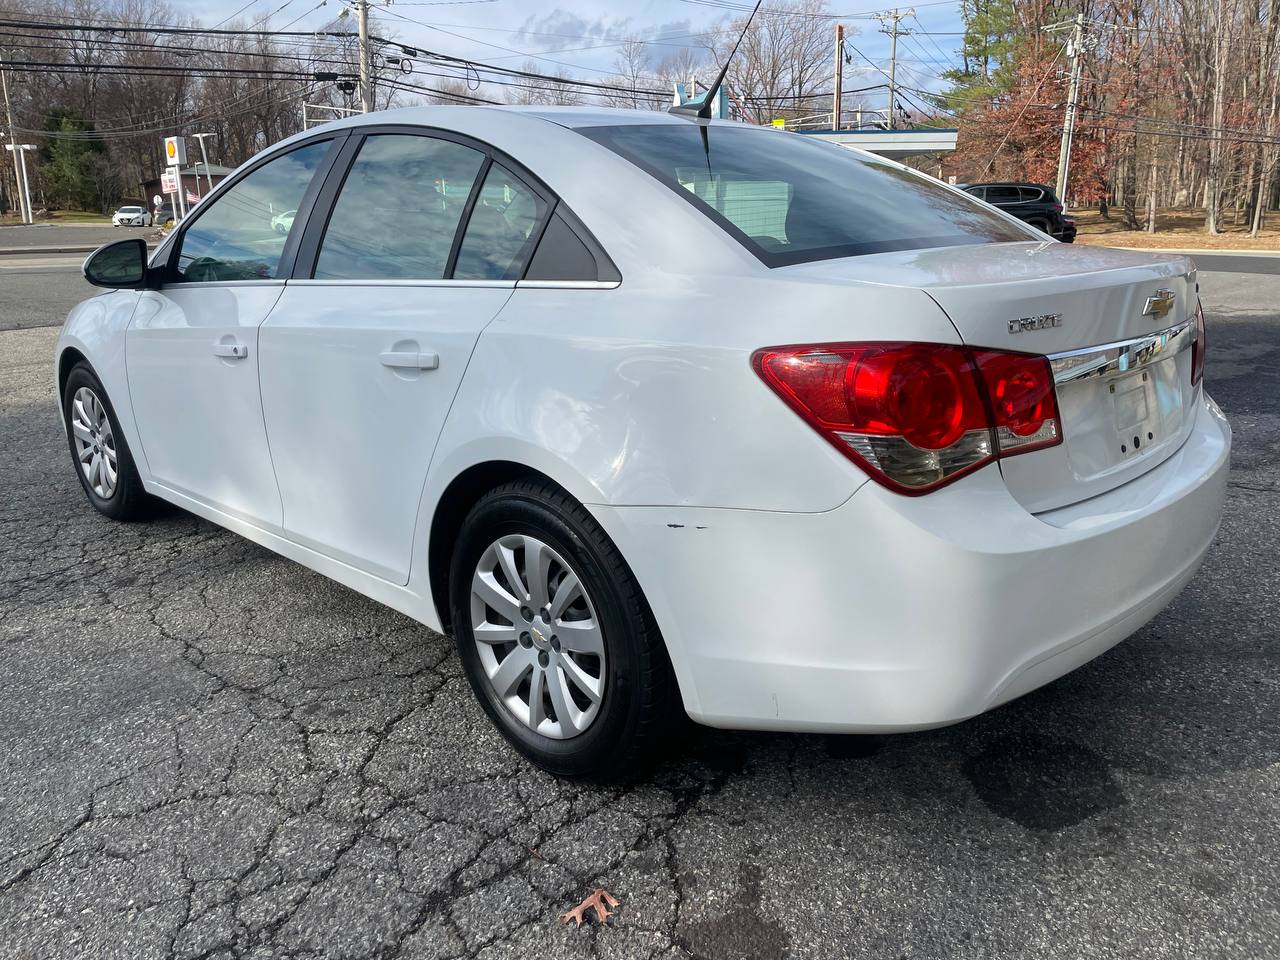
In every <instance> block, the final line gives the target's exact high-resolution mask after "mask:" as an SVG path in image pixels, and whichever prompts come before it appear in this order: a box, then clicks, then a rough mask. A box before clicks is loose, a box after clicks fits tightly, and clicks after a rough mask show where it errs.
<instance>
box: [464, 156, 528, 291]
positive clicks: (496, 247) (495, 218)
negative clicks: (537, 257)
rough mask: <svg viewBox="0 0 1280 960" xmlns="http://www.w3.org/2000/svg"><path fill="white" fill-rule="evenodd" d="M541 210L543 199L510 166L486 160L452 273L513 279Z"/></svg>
mask: <svg viewBox="0 0 1280 960" xmlns="http://www.w3.org/2000/svg"><path fill="white" fill-rule="evenodd" d="M546 212H547V204H546V202H545V201H544V200H543V199H542V198H541V197H540V196H538V195H537V194H536V193H534V192H533V191H532V190H530V189H529V188H528V187H527V186H525V184H524V183H523V182H521V181H520V180H519V179H518V178H517V177H516V176H515V175H514V174H512V173H511V171H509V170H507V169H506V167H504V166H502V165H501V164H499V163H494V164H492V165H490V167H489V172H488V173H487V174H485V178H484V185H483V186H481V187H480V195H479V196H478V197H477V198H476V204H475V206H474V207H473V208H472V209H471V218H470V219H469V220H468V221H467V229H466V232H465V233H464V234H463V235H462V246H461V247H459V248H458V262H457V265H456V266H455V268H454V271H453V276H454V279H456V280H516V279H518V278H519V277H520V274H521V273H522V272H523V270H524V265H525V262H526V261H527V260H528V259H529V252H530V250H531V249H532V247H533V244H534V243H535V242H537V239H538V237H537V229H536V228H537V227H538V225H539V224H540V223H541V222H542V218H543V217H544V216H545V215H546Z"/></svg>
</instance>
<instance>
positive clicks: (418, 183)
mask: <svg viewBox="0 0 1280 960" xmlns="http://www.w3.org/2000/svg"><path fill="white" fill-rule="evenodd" d="M484 159H485V157H484V154H483V153H481V152H480V151H479V150H473V149H472V148H471V147H467V146H464V145H462V144H460V143H455V142H454V141H452V140H441V139H438V138H436V137H424V136H412V135H409V134H375V135H373V136H370V137H369V138H368V139H367V140H365V142H364V144H363V145H362V146H361V147H360V153H359V154H358V155H357V156H356V160H355V163H353V164H352V166H351V170H350V172H349V173H348V174H347V178H346V181H345V182H344V183H343V185H342V191H341V192H340V193H339V194H338V202H337V203H336V204H335V205H334V208H333V215H332V216H331V217H330V218H329V226H328V228H327V229H326V230H325V235H324V242H323V243H322V245H321V247H320V256H319V258H318V259H317V261H316V269H315V277H316V278H317V279H325V280H440V279H443V278H444V276H445V272H446V270H447V269H448V265H449V252H450V251H451V250H452V249H453V239H454V236H455V234H456V233H457V231H458V224H459V222H460V221H461V220H462V214H463V212H464V211H465V210H466V206H467V198H468V197H469V196H470V195H471V190H472V187H473V186H474V185H475V181H476V177H477V176H478V175H479V173H480V168H481V166H482V165H483V164H484Z"/></svg>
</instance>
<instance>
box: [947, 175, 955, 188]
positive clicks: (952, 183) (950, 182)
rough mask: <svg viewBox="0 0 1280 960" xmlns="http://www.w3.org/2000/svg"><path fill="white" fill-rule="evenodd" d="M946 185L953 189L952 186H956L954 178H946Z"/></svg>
mask: <svg viewBox="0 0 1280 960" xmlns="http://www.w3.org/2000/svg"><path fill="white" fill-rule="evenodd" d="M947 183H949V184H951V185H952V186H953V187H954V186H955V185H956V178H955V177H947Z"/></svg>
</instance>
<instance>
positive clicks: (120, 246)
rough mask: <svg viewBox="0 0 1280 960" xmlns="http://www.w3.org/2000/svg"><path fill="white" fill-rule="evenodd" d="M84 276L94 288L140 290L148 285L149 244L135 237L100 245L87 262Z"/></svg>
mask: <svg viewBox="0 0 1280 960" xmlns="http://www.w3.org/2000/svg"><path fill="white" fill-rule="evenodd" d="M84 278H85V279H86V280H88V281H89V282H90V283H92V284H93V285H94V286H95V287H111V288H113V289H116V290H140V289H142V288H143V287H145V286H146V285H147V244H146V241H145V240H139V239H137V238H136V237H135V238H133V239H130V240H117V241H116V242H115V243H108V244H107V245H106V246H102V247H99V248H98V249H97V250H95V251H93V253H91V254H89V257H88V259H86V260H85V262H84Z"/></svg>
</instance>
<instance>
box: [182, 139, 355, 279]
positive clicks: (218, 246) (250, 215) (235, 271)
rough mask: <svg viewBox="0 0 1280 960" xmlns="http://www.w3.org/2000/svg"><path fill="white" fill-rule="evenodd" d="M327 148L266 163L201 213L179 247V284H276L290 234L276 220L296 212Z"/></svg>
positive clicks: (326, 144) (314, 148)
mask: <svg viewBox="0 0 1280 960" xmlns="http://www.w3.org/2000/svg"><path fill="white" fill-rule="evenodd" d="M330 143H331V142H330V141H328V140H324V141H321V142H319V143H312V144H308V145H307V146H305V147H299V148H298V149H297V150H291V151H290V152H289V153H286V154H285V155H284V156H281V157H276V158H275V159H273V160H269V161H268V162H267V163H265V164H263V165H262V166H261V167H259V168H258V169H256V170H254V171H253V172H252V173H251V174H249V175H248V176H247V177H245V178H244V179H243V180H241V181H239V182H238V183H236V184H235V185H234V186H232V187H230V188H229V189H228V190H227V191H226V192H225V193H223V194H222V195H221V196H220V197H218V198H217V199H216V200H214V201H212V203H211V205H210V206H209V207H208V208H207V209H203V210H201V211H200V213H199V215H198V216H197V217H196V219H195V220H193V221H192V222H191V225H190V226H189V227H188V228H187V229H186V231H185V232H184V233H183V235H182V238H181V239H180V241H179V244H180V246H179V247H178V256H177V260H176V270H175V272H176V274H177V276H178V278H179V279H182V280H187V281H190V282H201V281H210V280H272V279H277V278H278V277H279V276H280V257H281V255H282V254H283V253H284V244H285V240H286V239H287V238H288V234H289V228H288V227H285V228H284V229H281V217H282V216H283V215H284V214H285V213H290V214H291V213H292V211H295V210H297V208H298V206H299V204H300V203H301V202H302V197H303V195H304V194H305V193H306V192H307V187H308V186H309V185H310V184H311V178H312V177H313V176H315V173H316V170H318V169H319V167H320V163H321V161H323V160H324V157H325V154H326V153H328V151H329V147H330ZM289 226H292V216H290V218H289Z"/></svg>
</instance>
